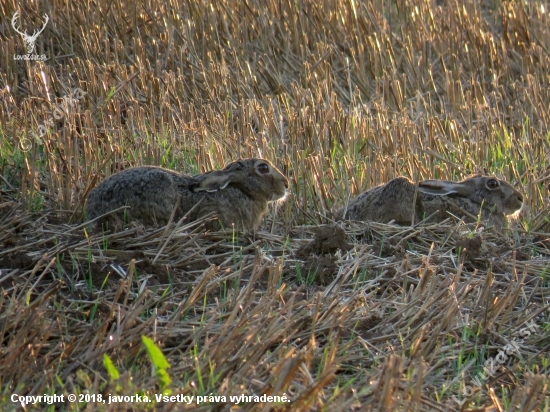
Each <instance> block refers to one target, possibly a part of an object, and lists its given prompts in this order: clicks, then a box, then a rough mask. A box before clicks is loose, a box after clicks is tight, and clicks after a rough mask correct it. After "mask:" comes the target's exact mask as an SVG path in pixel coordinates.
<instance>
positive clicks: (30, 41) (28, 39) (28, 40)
mask: <svg viewBox="0 0 550 412" xmlns="http://www.w3.org/2000/svg"><path fill="white" fill-rule="evenodd" d="M18 18H19V12H18V11H16V12H15V14H14V15H13V17H12V19H11V25H12V27H13V29H14V30H15V31H16V32H17V33H19V34H20V35H21V36H23V41H24V42H25V46H27V54H31V53H32V51H33V50H34V43H35V42H36V39H37V38H38V35H39V34H40V33H42V32H43V31H44V29H45V28H46V24H48V21H49V20H50V19H49V17H48V15H47V14H44V19H45V20H46V21H45V22H44V25H43V26H42V28H41V29H40V31H38V32H36V31H35V32H34V33H33V35H32V36H29V35H28V34H27V33H26V32H25V33H24V32H22V31H19V30H18V29H17V27H15V25H16V21H17V19H18Z"/></svg>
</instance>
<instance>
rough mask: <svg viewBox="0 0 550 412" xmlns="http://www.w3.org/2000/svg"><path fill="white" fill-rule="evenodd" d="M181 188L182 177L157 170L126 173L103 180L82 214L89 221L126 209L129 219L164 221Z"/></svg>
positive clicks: (91, 195) (91, 193)
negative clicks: (120, 208) (85, 215)
mask: <svg viewBox="0 0 550 412" xmlns="http://www.w3.org/2000/svg"><path fill="white" fill-rule="evenodd" d="M189 179H190V178H189ZM185 184H186V176H184V175H181V174H179V173H177V172H175V171H172V170H168V169H164V168H161V167H154V166H142V167H135V168H132V169H126V170H123V171H122V172H118V173H116V174H114V175H112V176H110V177H109V178H107V179H105V180H104V181H103V182H101V183H100V184H99V185H98V186H97V187H96V188H95V189H93V190H92V191H91V192H90V194H89V196H88V201H87V203H86V214H87V216H88V218H89V219H93V218H95V217H97V216H100V215H103V214H105V213H107V212H110V211H112V210H114V209H117V208H119V207H122V206H129V207H130V209H129V210H128V213H129V215H130V216H131V217H132V218H137V219H143V218H145V219H146V220H149V219H150V218H153V217H154V218H156V219H159V220H165V218H166V216H168V217H169V215H170V213H171V211H172V209H173V207H174V206H175V204H176V201H177V198H178V187H179V186H182V185H185Z"/></svg>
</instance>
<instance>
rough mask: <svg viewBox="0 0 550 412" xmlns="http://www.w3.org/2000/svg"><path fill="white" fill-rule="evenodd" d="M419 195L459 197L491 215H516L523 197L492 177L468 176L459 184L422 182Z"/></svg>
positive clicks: (509, 185)
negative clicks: (475, 204)
mask: <svg viewBox="0 0 550 412" xmlns="http://www.w3.org/2000/svg"><path fill="white" fill-rule="evenodd" d="M418 190H419V191H420V192H421V193H428V194H431V195H439V196H459V197H462V198H465V199H468V200H470V201H472V202H474V203H477V204H478V205H480V207H483V208H484V209H487V210H489V211H490V212H491V213H498V214H504V215H517V214H518V213H519V211H520V210H521V207H522V206H523V195H522V194H521V193H520V192H518V191H517V190H516V189H515V188H514V187H513V186H512V185H511V184H509V183H507V182H505V181H503V180H500V179H497V178H496V177H492V176H480V175H477V176H470V177H468V178H466V179H464V180H463V181H461V182H458V183H456V182H450V181H448V180H424V181H421V182H420V183H419V184H418Z"/></svg>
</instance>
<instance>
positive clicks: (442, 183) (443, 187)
mask: <svg viewBox="0 0 550 412" xmlns="http://www.w3.org/2000/svg"><path fill="white" fill-rule="evenodd" d="M418 190H419V191H420V192H422V193H427V194H430V195H436V196H445V195H460V196H468V195H469V194H470V192H471V191H470V189H469V188H468V187H467V186H465V185H464V184H461V183H456V182H451V181H449V180H423V181H421V182H420V183H419V184H418Z"/></svg>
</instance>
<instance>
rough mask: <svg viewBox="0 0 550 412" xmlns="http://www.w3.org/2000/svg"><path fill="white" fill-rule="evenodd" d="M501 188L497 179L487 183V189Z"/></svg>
mask: <svg viewBox="0 0 550 412" xmlns="http://www.w3.org/2000/svg"><path fill="white" fill-rule="evenodd" d="M499 186H500V185H499V184H498V180H496V179H491V180H489V181H488V182H487V187H488V188H489V189H496V188H497V187H499Z"/></svg>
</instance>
